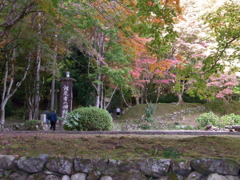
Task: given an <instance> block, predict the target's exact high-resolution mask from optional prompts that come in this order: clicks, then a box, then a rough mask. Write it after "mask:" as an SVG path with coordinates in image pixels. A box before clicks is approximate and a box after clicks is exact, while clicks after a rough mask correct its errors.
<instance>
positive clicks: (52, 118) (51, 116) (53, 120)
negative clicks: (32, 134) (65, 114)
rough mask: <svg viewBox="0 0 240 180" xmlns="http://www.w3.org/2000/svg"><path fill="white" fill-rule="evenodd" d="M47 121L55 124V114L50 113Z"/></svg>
mask: <svg viewBox="0 0 240 180" xmlns="http://www.w3.org/2000/svg"><path fill="white" fill-rule="evenodd" d="M48 119H49V120H50V121H51V122H56V121H57V120H58V119H57V114H56V113H55V112H51V114H50V115H49V117H48Z"/></svg>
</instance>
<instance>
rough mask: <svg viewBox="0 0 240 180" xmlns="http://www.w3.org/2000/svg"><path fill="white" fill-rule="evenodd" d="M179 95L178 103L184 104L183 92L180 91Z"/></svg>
mask: <svg viewBox="0 0 240 180" xmlns="http://www.w3.org/2000/svg"><path fill="white" fill-rule="evenodd" d="M177 96H178V102H177V105H178V104H183V103H184V101H183V98H182V93H178V94H177Z"/></svg>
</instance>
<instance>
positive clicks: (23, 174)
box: [0, 154, 240, 180]
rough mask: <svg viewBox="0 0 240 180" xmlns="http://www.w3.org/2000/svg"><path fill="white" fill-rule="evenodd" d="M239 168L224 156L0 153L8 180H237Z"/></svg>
mask: <svg viewBox="0 0 240 180" xmlns="http://www.w3.org/2000/svg"><path fill="white" fill-rule="evenodd" d="M239 168H240V165H239V164H238V163H237V162H235V161H233V160H227V159H204V158H202V159H193V160H191V161H174V160H171V159H144V160H137V161H120V160H113V159H108V160H103V159H83V158H80V157H78V158H66V157H59V158H52V157H49V156H48V155H47V154H42V155H40V156H39V157H18V156H12V155H0V179H12V180H35V179H39V180H41V179H42V180H153V179H156V180H240V174H239Z"/></svg>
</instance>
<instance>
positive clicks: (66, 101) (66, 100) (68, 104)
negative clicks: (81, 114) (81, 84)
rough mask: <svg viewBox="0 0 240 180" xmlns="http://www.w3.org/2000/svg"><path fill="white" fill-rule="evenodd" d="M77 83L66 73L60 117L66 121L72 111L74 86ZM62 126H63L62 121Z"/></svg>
mask: <svg viewBox="0 0 240 180" xmlns="http://www.w3.org/2000/svg"><path fill="white" fill-rule="evenodd" d="M74 81H76V80H75V79H73V78H70V73H69V72H66V77H65V78H62V79H61V90H60V116H61V118H63V119H65V118H66V117H67V113H68V112H71V111H72V98H73V93H72V84H73V82H74ZM59 122H60V126H61V125H62V123H61V121H59Z"/></svg>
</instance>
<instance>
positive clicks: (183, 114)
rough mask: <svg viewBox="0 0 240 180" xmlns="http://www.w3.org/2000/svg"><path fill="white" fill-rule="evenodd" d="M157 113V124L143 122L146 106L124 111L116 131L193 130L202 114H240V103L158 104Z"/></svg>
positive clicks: (154, 115)
mask: <svg viewBox="0 0 240 180" xmlns="http://www.w3.org/2000/svg"><path fill="white" fill-rule="evenodd" d="M154 105H155V106H156V111H155V113H154V114H153V117H154V118H155V120H156V121H155V122H147V121H145V120H142V117H143V115H144V114H145V108H146V107H147V105H146V104H140V105H136V106H133V107H131V108H129V109H126V110H124V113H123V115H121V116H120V117H119V118H117V119H115V120H114V122H115V130H142V129H159V130H160V129H161V130H162V129H193V128H196V127H197V126H198V123H197V122H196V121H195V118H197V117H199V116H200V114H202V113H205V112H209V111H213V112H214V113H215V114H218V115H224V114H230V113H235V114H240V110H239V107H240V106H239V102H233V103H231V104H228V105H226V104H222V103H216V102H214V103H208V104H199V103H184V104H181V105H177V104H176V103H158V104H154Z"/></svg>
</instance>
